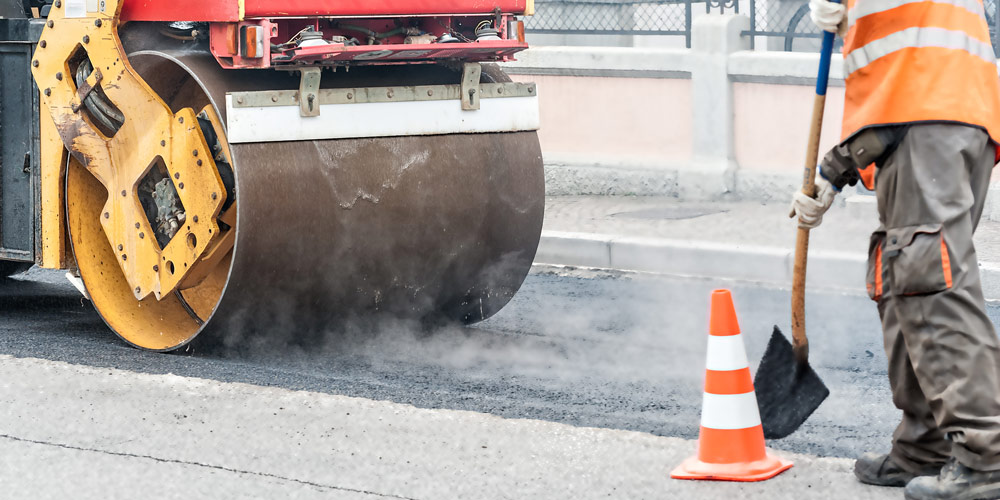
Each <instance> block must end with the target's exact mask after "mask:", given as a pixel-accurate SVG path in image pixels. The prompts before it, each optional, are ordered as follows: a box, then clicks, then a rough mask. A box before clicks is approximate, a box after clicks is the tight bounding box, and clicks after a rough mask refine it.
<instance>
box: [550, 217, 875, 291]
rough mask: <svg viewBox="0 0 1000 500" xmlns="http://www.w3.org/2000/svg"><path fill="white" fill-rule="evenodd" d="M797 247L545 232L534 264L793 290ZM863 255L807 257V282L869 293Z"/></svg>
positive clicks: (824, 253)
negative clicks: (631, 272)
mask: <svg viewBox="0 0 1000 500" xmlns="http://www.w3.org/2000/svg"><path fill="white" fill-rule="evenodd" d="M793 253H794V251H793V249H784V248H775V247H762V246H753V245H734V244H726V243H715V242H708V241H689V240H670V239H662V238H641V237H629V236H611V235H604V234H593V233H571V232H560V231H543V232H542V240H541V243H540V244H539V246H538V253H537V254H536V256H535V262H536V263H539V264H555V265H566V266H577V267H596V268H603V269H617V270H624V271H643V272H653V273H662V274H672V275H679V276H694V277H702V278H718V279H732V280H743V281H754V282H762V283H769V284H774V285H779V286H791V284H792V261H793V257H794V255H793ZM865 261H866V259H865V256H864V255H858V254H848V253H838V252H814V253H812V254H810V255H809V274H808V278H807V282H808V284H810V285H812V286H815V287H821V288H835V289H843V290H845V291H850V292H857V293H865V284H864V276H865Z"/></svg>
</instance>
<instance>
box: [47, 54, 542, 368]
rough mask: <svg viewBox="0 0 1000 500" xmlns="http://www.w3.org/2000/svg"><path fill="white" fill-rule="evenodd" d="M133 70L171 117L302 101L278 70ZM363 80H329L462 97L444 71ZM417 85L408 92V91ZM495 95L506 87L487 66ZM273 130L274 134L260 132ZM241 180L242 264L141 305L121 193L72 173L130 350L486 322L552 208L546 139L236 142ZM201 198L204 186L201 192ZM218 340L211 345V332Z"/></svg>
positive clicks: (75, 206) (167, 62)
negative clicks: (116, 225)
mask: <svg viewBox="0 0 1000 500" xmlns="http://www.w3.org/2000/svg"><path fill="white" fill-rule="evenodd" d="M129 59H130V62H131V64H132V66H133V67H134V68H135V69H136V71H138V73H139V74H140V75H141V76H142V77H143V79H144V80H145V81H146V82H147V83H148V84H149V86H150V87H151V88H152V89H153V90H154V91H155V92H156V93H157V94H158V95H159V96H160V97H161V98H162V99H163V100H164V101H165V102H166V103H167V104H168V105H169V106H170V107H171V109H172V110H173V111H177V110H179V109H181V108H185V107H191V108H194V109H195V110H198V109H201V108H203V107H205V106H211V107H212V108H214V110H215V112H216V113H217V114H218V115H219V116H220V118H221V120H222V122H223V123H225V118H226V116H225V115H226V109H225V106H224V104H223V103H224V102H225V95H226V93H227V92H234V91H248V90H251V91H252V90H274V89H296V88H298V78H297V77H295V76H292V75H288V74H284V73H280V72H264V71H233V70H229V71H226V70H222V69H220V68H219V67H218V64H217V63H216V62H215V61H214V60H213V59H212V57H211V56H210V55H207V54H199V53H195V52H191V53H164V52H154V51H139V52H135V53H133V54H131V55H130V57H129ZM402 73H404V74H403V75H401V74H400V72H399V71H398V70H396V71H393V68H382V67H378V68H370V69H369V68H357V69H352V70H351V71H350V72H349V73H346V74H345V73H337V74H336V75H334V76H333V77H329V78H326V79H324V87H326V86H327V85H330V86H337V87H345V88H353V87H364V86H390V85H404V84H405V85H421V84H422V85H433V84H441V83H454V82H455V81H456V78H457V74H456V73H455V72H454V71H452V70H449V69H446V68H442V67H439V66H431V65H427V66H422V67H419V68H407V69H406V70H405V71H404V72H402ZM403 78H405V81H404V80H403ZM483 80H484V81H508V80H507V79H506V76H505V75H504V74H503V73H502V72H501V71H500V70H499V69H498V68H497V67H495V66H490V65H484V71H483ZM259 126H260V127H268V126H269V124H268V123H261V124H260V125H259ZM226 147H227V149H228V155H227V156H228V157H229V158H230V161H231V168H232V171H233V174H234V177H235V189H234V190H233V191H234V192H233V193H232V195H234V199H233V200H231V201H232V203H231V206H230V209H231V210H235V216H234V215H233V214H229V213H224V214H222V215H220V220H228V221H229V222H230V223H231V225H228V224H223V225H222V226H221V227H225V228H226V230H228V231H233V232H234V233H233V234H234V238H235V242H234V244H233V246H232V250H231V251H229V252H228V253H226V255H224V256H219V258H217V259H216V260H217V262H214V263H213V267H212V268H211V269H207V270H206V269H202V270H201V274H203V275H204V279H202V280H200V281H199V282H198V283H197V284H195V285H192V286H190V287H188V288H184V287H180V288H179V289H178V290H177V291H175V292H174V293H173V294H172V295H170V296H164V297H162V298H161V299H160V300H156V299H155V298H153V297H149V298H146V299H144V300H141V301H140V300H137V299H136V298H135V297H134V296H133V294H132V293H131V289H130V288H129V285H128V283H127V281H126V279H125V277H124V276H123V274H122V271H121V269H120V267H119V266H118V265H117V264H116V260H115V259H116V255H115V252H114V250H113V248H111V246H110V244H109V243H108V239H107V237H106V236H105V235H104V234H103V229H102V228H101V225H100V222H99V219H100V216H101V209H102V206H103V205H104V203H105V202H106V200H107V197H108V193H107V190H106V189H105V188H104V187H103V186H102V185H101V183H100V182H97V180H96V179H94V177H93V176H92V175H90V174H89V173H88V172H87V170H86V169H85V168H83V166H82V165H80V164H79V163H77V162H76V161H75V160H72V159H71V160H70V162H69V165H68V170H67V213H68V224H69V231H70V236H71V240H72V243H73V250H74V254H75V256H76V258H77V261H78V265H79V267H80V272H81V277H82V278H83V280H84V282H85V283H86V284H87V289H88V290H90V291H91V295H92V299H93V302H94V304H95V306H96V307H97V309H98V311H99V312H100V314H101V316H102V317H103V318H104V320H105V321H106V322H107V323H108V325H109V326H110V327H111V328H112V329H113V330H114V331H115V332H117V333H118V334H119V335H120V336H121V337H122V338H123V339H125V340H126V341H128V342H129V343H131V344H133V345H136V346H138V347H142V348H145V349H151V350H173V349H177V348H179V347H182V346H185V345H187V344H188V343H189V342H191V341H192V340H194V339H195V338H196V337H197V338H198V339H199V342H202V341H205V342H214V343H218V342H223V343H226V344H238V343H240V342H242V341H245V340H248V339H251V338H254V337H266V336H268V335H272V334H275V333H276V332H279V331H280V332H282V334H283V335H288V338H289V339H290V340H293V341H302V342H308V341H309V340H310V339H311V338H312V336H313V335H315V334H316V333H319V332H323V331H326V330H331V329H336V328H338V325H339V324H342V323H343V322H346V321H352V320H353V319H355V318H359V317H372V316H379V317H392V318H404V319H420V320H422V319H428V318H434V319H448V320H455V321H461V322H465V323H472V322H476V321H480V320H483V319H485V318H488V317H490V316H491V315H493V314H495V313H496V312H497V311H499V310H500V309H501V308H502V307H503V306H504V305H505V304H506V303H507V302H508V301H509V300H510V299H511V297H512V296H513V295H514V293H515V292H516V291H517V290H518V288H519V287H520V286H521V283H522V282H523V280H524V278H525V276H526V275H527V272H528V270H529V268H530V266H531V262H532V260H533V258H534V254H535V250H536V248H537V245H538V241H539V237H540V233H541V226H542V215H543V210H544V178H543V170H542V160H541V152H540V148H539V143H538V138H537V134H536V133H535V132H511V133H484V134H451V135H431V136H405V137H377V138H359V139H327V140H314V141H290V142H267V143H241V144H227V145H226ZM193 188H194V189H197V188H198V187H197V186H193ZM203 330H204V331H203Z"/></svg>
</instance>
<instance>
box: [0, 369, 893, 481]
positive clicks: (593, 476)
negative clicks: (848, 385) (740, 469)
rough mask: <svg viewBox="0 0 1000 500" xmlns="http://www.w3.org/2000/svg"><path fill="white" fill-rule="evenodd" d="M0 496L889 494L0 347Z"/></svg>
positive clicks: (615, 433) (641, 446)
mask: <svg viewBox="0 0 1000 500" xmlns="http://www.w3.org/2000/svg"><path fill="white" fill-rule="evenodd" d="M0 405H2V407H3V408H4V411H3V412H2V413H0V485H3V491H4V493H5V498H29V497H30V498H39V499H47V498H78V499H90V498H94V499H98V498H100V499H104V498H109V495H110V497H113V498H179V497H185V498H217V499H228V498H233V499H236V498H239V499H247V498H299V499H311V498H316V499H320V498H322V499H329V498H338V499H339V498H343V499H359V500H360V499H374V498H392V499H403V500H422V499H437V498H454V499H473V498H474V499H512V498H517V499H520V498H546V499H573V500H579V499H589V498H595V499H596V498H630V499H656V498H678V499H680V498H697V499H703V500H717V499H718V500H725V499H733V498H741V499H760V500H765V499H766V500H773V499H777V500H786V499H787V500H791V499H804V500H811V499H822V498H829V496H830V495H831V494H834V495H836V496H838V497H841V498H857V499H872V500H882V499H886V500H888V499H891V498H899V497H900V491H899V490H898V489H893V488H878V487H872V486H865V485H862V484H860V483H858V482H857V481H855V480H854V479H853V477H851V472H850V470H851V466H852V462H853V461H852V460H850V459H846V458H817V457H812V456H808V455H798V454H793V453H780V454H781V455H782V456H784V457H786V458H789V459H791V460H792V461H794V462H795V466H794V467H793V468H792V469H790V470H789V471H787V472H785V473H783V474H781V475H779V476H778V477H776V478H774V479H772V480H770V481H766V482H762V483H721V482H705V481H677V480H671V479H669V478H668V476H667V474H668V472H669V471H670V470H671V469H672V468H673V467H675V466H676V465H677V464H679V463H680V462H681V461H682V460H684V459H685V458H687V457H688V456H690V455H691V454H692V453H694V452H695V449H696V446H697V445H696V443H695V442H693V441H688V440H684V439H678V438H670V437H656V436H652V435H649V434H644V433H638V432H627V431H619V430H611V429H596V428H586V427H572V426H569V425H564V424H556V423H550V422H543V421H538V420H515V419H504V418H500V417H495V416H491V415H484V414H480V413H473V412H467V411H453V410H430V409H419V408H415V407H413V406H408V405H402V404H396V403H390V402H384V401H374V400H368V399H359V398H350V397H345V396H336V395H330V394H319V393H309V392H303V391H291V390H287V389H278V388H270V387H259V386H253V385H247V384H238V383H224V382H217V381H213V380H204V379H195V378H186V377H179V376H176V375H169V374H168V375H149V374H139V373H133V372H128V371H122V370H116V369H110V368H94V367H86V366H79V365H71V364H67V363H60V362H53V361H45V360H39V359H31V358H11V357H8V356H0Z"/></svg>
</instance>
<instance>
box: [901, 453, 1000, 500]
mask: <svg viewBox="0 0 1000 500" xmlns="http://www.w3.org/2000/svg"><path fill="white" fill-rule="evenodd" d="M903 493H904V496H905V497H906V499H907V500H995V499H1000V471H993V472H983V471H977V470H973V469H970V468H968V467H966V466H964V465H962V464H960V463H958V460H955V459H954V458H949V459H948V462H947V463H945V465H944V467H942V468H941V473H940V474H939V475H938V476H937V477H918V478H915V479H914V480H912V481H910V483H909V484H907V485H906V490H904V492H903Z"/></svg>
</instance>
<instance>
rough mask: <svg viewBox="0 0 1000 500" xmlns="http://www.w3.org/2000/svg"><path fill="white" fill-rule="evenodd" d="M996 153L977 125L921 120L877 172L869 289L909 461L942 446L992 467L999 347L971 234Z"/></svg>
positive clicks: (933, 456)
mask: <svg viewBox="0 0 1000 500" xmlns="http://www.w3.org/2000/svg"><path fill="white" fill-rule="evenodd" d="M994 153H995V146H994V144H993V143H992V142H991V141H990V139H989V136H988V135H987V134H986V133H985V132H983V131H982V130H980V129H978V128H974V127H968V126H964V125H957V124H919V125H913V126H911V127H910V129H909V131H908V132H907V134H906V136H905V137H904V139H903V140H902V142H901V143H900V144H899V147H898V148H897V149H896V150H895V151H894V152H893V153H892V154H891V156H890V157H889V158H888V159H886V160H885V161H884V162H883V164H882V166H881V167H879V168H878V171H877V172H876V176H875V190H876V195H877V198H878V212H879V220H880V222H881V227H880V228H879V229H878V230H877V231H876V232H875V233H874V234H873V235H872V242H871V246H870V252H869V254H870V258H869V272H868V288H869V293H870V294H871V295H872V298H873V299H875V300H877V301H878V310H879V314H880V316H881V318H882V329H883V333H884V341H885V352H886V355H887V356H888V358H889V383H890V385H891V387H892V399H893V403H895V405H896V407H897V408H899V409H900V410H903V419H902V422H900V424H899V426H898V427H897V428H896V431H895V433H894V434H893V446H892V451H891V453H890V454H891V456H892V457H893V459H895V461H896V462H898V463H899V464H900V465H901V466H902V467H904V468H907V469H910V470H911V471H913V472H916V471H917V470H918V469H920V468H921V466H922V465H926V464H934V463H941V462H943V461H944V460H946V459H947V458H948V457H949V456H954V457H955V458H956V459H957V460H958V461H959V462H961V463H962V464H964V465H966V466H968V467H970V468H973V469H976V470H1000V349H998V340H997V335H996V332H995V331H994V329H993V324H992V323H991V322H990V319H989V318H988V317H987V316H986V309H985V302H984V300H983V292H982V287H981V284H980V279H979V267H978V263H977V260H976V250H975V248H974V246H973V243H972V234H973V232H974V231H975V230H976V225H977V224H978V222H979V217H980V216H981V215H982V212H983V204H984V202H985V198H986V192H987V188H988V187H989V180H990V172H991V170H992V169H993V164H994ZM870 168H871V167H870Z"/></svg>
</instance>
